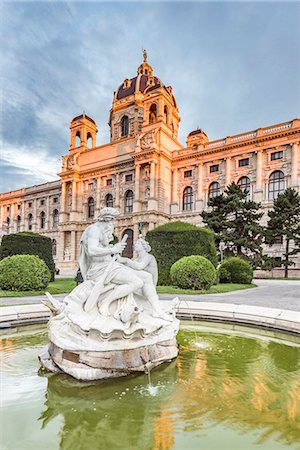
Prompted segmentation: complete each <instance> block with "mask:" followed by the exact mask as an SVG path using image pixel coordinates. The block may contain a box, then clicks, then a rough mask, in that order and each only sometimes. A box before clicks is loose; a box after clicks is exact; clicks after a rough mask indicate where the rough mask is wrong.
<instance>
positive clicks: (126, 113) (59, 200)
mask: <svg viewBox="0 0 300 450" xmlns="http://www.w3.org/2000/svg"><path fill="white" fill-rule="evenodd" d="M179 123H180V116H179V110H178V105H177V103H176V100H175V97H174V95H173V92H172V87H171V86H166V85H165V84H164V83H163V82H162V81H161V80H160V79H159V78H158V77H156V76H155V75H153V70H152V67H151V66H150V65H149V64H148V62H147V55H146V53H145V52H144V61H143V63H142V64H141V65H140V66H139V67H138V71H137V75H136V76H135V77H133V78H126V79H125V80H124V81H123V83H122V84H121V85H120V86H119V87H118V88H117V90H116V91H115V93H114V97H113V103H112V108H111V110H110V115H109V126H110V142H109V143H108V144H105V145H101V146H97V142H96V135H97V131H98V130H97V124H96V122H95V121H94V120H93V119H92V118H90V117H88V116H87V115H86V114H81V115H79V116H77V117H75V118H74V119H73V120H72V122H71V124H70V148H69V150H68V152H67V154H66V155H64V156H63V157H62V169H61V172H60V173H59V174H58V175H59V177H60V180H58V181H53V182H49V183H45V184H40V185H36V186H32V187H28V188H23V189H19V190H15V191H12V192H6V193H3V194H0V221H1V223H2V234H4V233H15V232H18V231H34V232H38V233H41V234H44V235H45V236H48V237H50V238H51V240H52V245H53V255H54V260H55V264H56V267H57V268H59V269H60V270H61V272H62V273H65V274H67V273H69V274H71V273H72V274H73V273H74V271H75V270H76V269H77V267H78V263H77V261H78V256H79V247H80V246H79V242H80V237H81V234H82V232H83V230H84V229H85V228H86V227H87V225H88V224H89V223H92V222H94V221H95V219H96V217H97V214H98V212H99V210H100V208H102V207H104V206H113V207H116V208H118V209H119V210H120V213H121V214H120V216H119V218H118V220H117V223H116V234H117V237H118V238H121V237H122V235H124V234H125V233H127V234H128V235H129V239H128V248H127V253H128V255H129V256H130V255H131V254H132V241H133V240H134V239H136V238H137V237H138V235H139V230H140V229H142V232H143V234H145V233H146V232H147V231H148V230H151V229H153V228H154V227H156V226H158V225H161V224H163V223H166V222H168V221H174V220H182V221H188V222H191V223H194V224H196V225H199V226H201V225H202V220H201V216H200V213H201V212H202V211H203V210H205V209H206V208H207V202H208V199H209V198H210V197H212V196H217V195H218V194H220V193H221V192H222V191H223V190H224V189H225V187H226V186H227V185H228V184H230V183H231V182H232V181H235V182H236V183H237V184H239V185H240V186H241V187H242V188H243V189H246V190H247V193H248V196H249V198H251V199H253V200H255V201H257V202H261V204H262V208H263V210H264V212H265V214H264V217H263V220H264V223H266V220H267V214H266V213H267V210H268V209H269V208H271V207H272V204H273V200H274V198H276V197H277V195H278V194H279V193H280V192H283V191H284V190H285V189H286V188H287V187H294V188H295V189H296V190H297V191H298V192H299V191H300V176H299V171H300V170H299V167H300V163H299V142H300V119H293V120H290V121H288V122H284V123H280V124H276V125H272V126H267V127H264V128H259V129H257V130H253V131H247V132H244V133H241V134H238V135H235V136H227V137H225V138H222V139H218V140H215V141H209V138H208V136H207V135H206V134H205V132H204V131H203V130H201V129H197V130H193V131H191V132H190V133H189V134H188V136H187V140H186V146H183V145H182V144H181V143H180V142H179V141H178V128H179ZM268 250H269V253H270V254H272V255H273V256H280V255H281V254H282V252H283V250H284V246H283V243H282V242H278V243H277V244H275V245H273V246H272V247H270V249H268ZM295 261H296V266H295V268H291V271H290V272H291V275H298V276H299V273H300V258H299V257H298V258H297V259H296V260H295ZM279 273H280V270H279V269H277V274H279Z"/></svg>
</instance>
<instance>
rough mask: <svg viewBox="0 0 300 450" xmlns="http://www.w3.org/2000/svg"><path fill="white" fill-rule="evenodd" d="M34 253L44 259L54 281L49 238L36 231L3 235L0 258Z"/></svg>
mask: <svg viewBox="0 0 300 450" xmlns="http://www.w3.org/2000/svg"><path fill="white" fill-rule="evenodd" d="M24 254H25V255H36V256H39V257H40V258H41V259H42V260H43V261H45V263H46V265H47V266H48V268H49V270H50V272H51V281H54V269H55V266H54V261H53V256H52V243H51V239H50V238H48V237H46V236H42V235H40V234H37V233H31V232H28V231H27V232H21V233H16V234H8V235H5V236H3V239H2V242H1V247H0V260H1V259H3V258H6V257H7V256H13V255H24Z"/></svg>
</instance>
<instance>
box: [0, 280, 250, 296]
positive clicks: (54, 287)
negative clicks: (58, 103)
mask: <svg viewBox="0 0 300 450" xmlns="http://www.w3.org/2000/svg"><path fill="white" fill-rule="evenodd" d="M75 286H76V282H75V281H74V278H57V279H56V280H55V281H52V282H51V283H49V284H48V287H47V288H46V289H44V290H42V291H2V290H1V289H0V297H31V296H35V295H43V294H44V293H45V291H47V292H50V294H68V293H69V292H71V290H72V289H74V287H75ZM253 287H255V284H234V283H220V284H217V285H214V286H212V287H211V288H210V289H209V290H208V291H193V290H192V289H179V288H177V287H175V286H157V292H158V294H223V293H224V292H231V291H237V290H240V289H249V288H253Z"/></svg>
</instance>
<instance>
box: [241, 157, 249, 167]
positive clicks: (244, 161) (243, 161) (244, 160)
mask: <svg viewBox="0 0 300 450" xmlns="http://www.w3.org/2000/svg"><path fill="white" fill-rule="evenodd" d="M244 166H249V158H243V159H240V160H239V167H244Z"/></svg>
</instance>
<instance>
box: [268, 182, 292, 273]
mask: <svg viewBox="0 0 300 450" xmlns="http://www.w3.org/2000/svg"><path fill="white" fill-rule="evenodd" d="M268 216H269V220H268V226H267V243H268V244H270V245H273V244H275V243H276V241H277V239H278V238H282V239H284V241H285V252H284V254H283V258H281V263H280V265H281V266H284V276H285V278H287V277H288V269H289V266H291V265H294V264H295V263H294V262H293V261H291V259H290V257H291V256H294V255H297V253H299V252H300V195H299V194H298V193H297V192H296V191H295V189H293V188H287V189H286V190H285V191H284V192H283V193H282V194H279V195H278V197H277V198H276V199H275V200H274V205H273V209H271V210H270V211H269V212H268Z"/></svg>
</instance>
